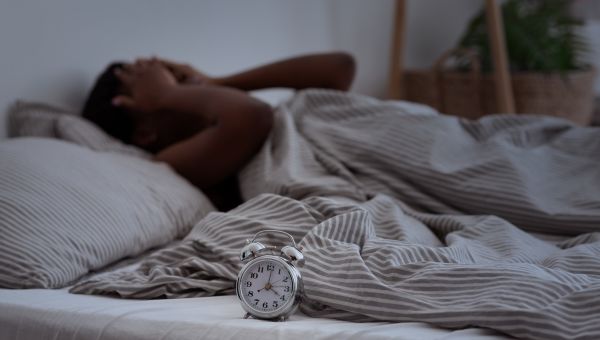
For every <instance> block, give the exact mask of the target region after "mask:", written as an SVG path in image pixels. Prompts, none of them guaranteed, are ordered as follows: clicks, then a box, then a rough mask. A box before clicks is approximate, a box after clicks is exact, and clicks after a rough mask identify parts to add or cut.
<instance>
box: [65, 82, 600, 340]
mask: <svg viewBox="0 0 600 340" xmlns="http://www.w3.org/2000/svg"><path fill="white" fill-rule="evenodd" d="M599 165H600V130H598V129H594V128H579V127H575V126H572V125H571V124H569V123H567V122H566V121H563V120H560V119H553V118H544V117H539V116H490V117H486V118H483V119H481V120H479V121H477V122H473V121H467V120H461V119H457V118H455V117H449V116H444V115H439V114H436V113H435V112H433V111H431V110H430V109H428V108H426V107H422V106H418V105H414V104H408V103H401V102H385V101H379V100H376V99H373V98H368V97H363V96H359V95H351V94H343V93H339V92H334V91H325V90H308V91H303V92H300V93H299V94H297V95H296V96H295V97H294V98H293V99H291V100H290V101H288V102H286V103H284V104H283V105H281V106H280V107H279V109H278V111H277V114H276V122H275V126H274V130H273V132H272V134H271V137H270V139H269V140H268V141H267V142H266V143H265V145H264V147H263V149H262V151H261V152H260V153H259V154H258V155H257V156H256V157H255V159H254V160H253V161H252V162H251V163H250V164H249V165H248V166H247V167H246V168H245V169H244V170H243V171H242V173H241V174H240V182H241V188H242V191H243V195H244V197H245V198H246V199H247V201H246V203H244V204H243V205H241V206H239V207H238V208H236V209H234V210H232V211H230V212H227V213H211V214H209V215H208V216H207V217H205V218H204V219H203V220H201V221H200V222H199V223H198V224H197V225H196V226H195V227H194V229H193V230H192V231H191V233H190V234H189V235H188V236H187V237H186V238H185V239H184V240H183V241H182V242H181V243H179V244H177V245H173V246H171V247H168V248H165V249H162V250H160V251H158V252H156V253H154V254H153V255H151V256H150V257H148V258H147V259H145V260H144V261H143V263H142V264H141V265H140V267H139V268H137V269H136V270H132V271H120V272H112V273H111V272H109V273H106V274H102V275H98V276H96V277H92V278H90V279H88V280H86V281H83V282H80V283H79V284H77V285H75V286H74V287H73V288H72V292H75V293H87V294H118V295H120V296H122V297H127V298H156V297H168V298H171V297H191V296H207V295H213V294H223V293H230V292H231V291H232V287H233V281H234V280H235V278H236V275H237V272H238V270H239V269H240V267H241V263H240V262H239V250H240V249H241V247H242V246H243V244H244V241H245V240H246V239H247V238H250V237H252V235H254V234H255V233H256V232H257V231H259V230H263V229H276V230H283V231H286V232H288V233H290V234H292V235H293V236H294V238H295V239H296V240H297V241H299V242H300V245H301V246H302V247H303V248H304V255H305V257H306V266H305V267H304V268H302V270H301V271H302V274H303V277H304V286H305V292H306V298H307V303H304V304H303V305H302V309H303V311H304V312H305V313H306V314H308V315H312V316H319V317H330V318H340V319H345V320H355V321H366V320H370V321H373V320H385V321H394V322H403V321H423V322H428V323H431V324H435V325H438V326H441V327H447V328H464V327H469V326H475V327H486V328H491V329H495V330H498V331H500V332H503V333H506V334H509V335H512V336H516V337H521V338H530V339H553V338H564V339H574V338H600V233H598V232H597V230H599V229H600V167H599ZM533 233H545V234H562V235H566V236H568V238H567V237H563V238H562V239H561V241H554V242H550V241H542V240H541V239H540V236H539V235H538V236H533V235H534V234H533ZM535 235H537V234H535ZM276 241H277V240H273V242H276Z"/></svg>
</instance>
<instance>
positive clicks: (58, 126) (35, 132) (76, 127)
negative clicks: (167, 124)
mask: <svg viewBox="0 0 600 340" xmlns="http://www.w3.org/2000/svg"><path fill="white" fill-rule="evenodd" d="M8 135H9V136H10V137H24V136H30V137H46V138H57V139H63V140H66V141H69V142H72V143H75V144H79V145H82V146H85V147H88V148H90V149H92V150H96V151H109V152H116V153H122V154H127V155H130V156H136V157H142V158H147V159H149V158H151V155H150V154H149V153H148V152H146V151H144V150H142V149H140V148H137V147H135V146H133V145H128V144H125V143H123V142H121V141H119V140H118V139H116V138H113V137H112V136H110V135H108V134H107V133H106V132H104V131H103V130H102V129H100V128H99V127H97V126H96V125H95V124H94V123H92V122H90V121H88V120H86V119H85V118H83V117H81V116H79V115H77V114H74V113H73V112H69V111H67V110H64V109H61V108H58V107H54V106H52V105H48V104H44V103H36V102H25V101H17V102H16V103H15V104H14V105H13V107H12V108H11V110H10V111H9V113H8Z"/></svg>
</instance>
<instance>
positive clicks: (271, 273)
mask: <svg viewBox="0 0 600 340" xmlns="http://www.w3.org/2000/svg"><path fill="white" fill-rule="evenodd" d="M271 275H273V271H272V270H271V272H270V273H269V281H267V284H269V283H271Z"/></svg>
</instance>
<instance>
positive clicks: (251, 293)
mask: <svg viewBox="0 0 600 340" xmlns="http://www.w3.org/2000/svg"><path fill="white" fill-rule="evenodd" d="M286 267H287V266H286V265H285V264H284V263H283V262H281V261H277V260H274V259H270V258H261V259H259V260H257V261H254V262H251V263H250V265H249V266H248V267H247V269H246V270H245V271H244V272H243V273H242V276H241V277H240V279H239V281H238V285H239V286H238V289H239V293H240V295H241V296H240V298H242V299H243V300H244V302H245V303H246V304H247V305H248V307H250V308H251V309H252V310H254V311H257V312H259V313H265V314H270V313H276V312H277V311H279V310H282V309H283V308H284V307H285V306H287V305H288V304H289V303H293V301H294V298H295V293H296V292H295V287H294V284H295V283H294V281H293V280H292V275H291V274H290V272H289V271H288V269H287V268H286Z"/></svg>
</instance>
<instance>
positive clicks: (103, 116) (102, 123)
mask: <svg viewBox="0 0 600 340" xmlns="http://www.w3.org/2000/svg"><path fill="white" fill-rule="evenodd" d="M122 66H123V63H118V62H117V63H112V64H110V65H108V67H107V68H106V70H104V72H102V73H101V74H100V75H99V76H98V79H97V80H96V83H95V84H94V87H93V88H92V91H91V92H90V94H89V96H88V98H87V100H86V102H85V105H84V106H83V111H82V113H81V115H82V116H83V117H84V118H86V119H88V120H90V121H91V122H93V123H95V124H96V125H98V126H99V127H100V128H101V129H102V130H104V131H105V132H106V133H108V134H109V135H111V136H113V137H115V138H117V139H120V140H121V141H123V142H125V143H130V142H131V136H132V134H133V128H134V125H133V119H132V117H131V116H130V115H129V114H128V113H127V110H125V109H123V108H120V107H117V106H114V105H113V104H112V99H113V98H114V97H115V96H116V95H118V94H120V91H121V81H120V80H119V78H117V76H115V69H117V68H120V67H122Z"/></svg>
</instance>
